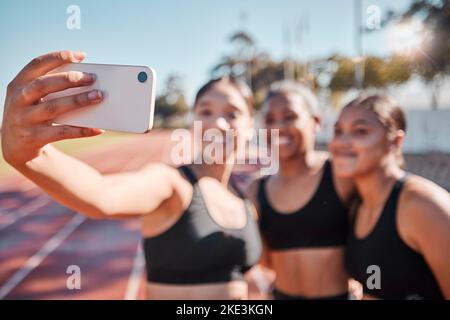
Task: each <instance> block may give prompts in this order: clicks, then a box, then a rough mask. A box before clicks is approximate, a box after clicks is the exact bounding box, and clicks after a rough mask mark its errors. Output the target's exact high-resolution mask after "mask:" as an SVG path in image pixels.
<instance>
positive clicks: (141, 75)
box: [138, 71, 147, 83]
mask: <svg viewBox="0 0 450 320" xmlns="http://www.w3.org/2000/svg"><path fill="white" fill-rule="evenodd" d="M138 80H139V82H141V83H144V82H145V81H147V73H146V72H144V71H141V72H139V74H138Z"/></svg>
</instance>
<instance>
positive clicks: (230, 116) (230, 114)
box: [226, 111, 239, 119]
mask: <svg viewBox="0 0 450 320" xmlns="http://www.w3.org/2000/svg"><path fill="white" fill-rule="evenodd" d="M238 116H239V112H238V111H230V112H227V113H226V117H227V118H228V119H236V118H237V117H238Z"/></svg>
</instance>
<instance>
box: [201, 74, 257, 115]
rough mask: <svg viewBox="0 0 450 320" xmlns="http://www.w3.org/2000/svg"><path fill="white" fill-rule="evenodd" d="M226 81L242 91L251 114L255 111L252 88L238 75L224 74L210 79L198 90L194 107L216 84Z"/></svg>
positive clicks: (241, 93)
mask: <svg viewBox="0 0 450 320" xmlns="http://www.w3.org/2000/svg"><path fill="white" fill-rule="evenodd" d="M220 82H224V83H228V84H231V85H232V86H234V87H235V88H236V90H237V91H238V92H239V93H240V95H241V96H242V97H243V98H244V100H245V102H246V103H247V107H248V110H249V111H250V113H251V114H253V112H254V108H253V102H254V101H253V93H252V90H251V89H250V88H249V86H248V85H247V84H246V83H245V82H244V81H242V80H239V79H238V78H236V77H233V76H224V77H220V78H216V79H212V80H209V81H208V82H207V83H206V84H204V85H203V86H202V87H201V88H200V90H198V92H197V94H196V95H195V101H194V107H195V105H196V104H197V102H198V100H199V99H200V98H201V97H202V96H203V95H204V94H205V93H206V92H207V91H208V90H210V89H211V88H212V87H214V86H215V85H216V84H218V83H220Z"/></svg>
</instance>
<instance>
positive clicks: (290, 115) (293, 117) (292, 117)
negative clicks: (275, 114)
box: [285, 113, 298, 121]
mask: <svg viewBox="0 0 450 320" xmlns="http://www.w3.org/2000/svg"><path fill="white" fill-rule="evenodd" d="M297 118H298V117H297V115H296V114H295V113H288V114H287V115H286V117H285V119H286V121H294V120H297Z"/></svg>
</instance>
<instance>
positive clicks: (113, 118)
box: [42, 63, 156, 133]
mask: <svg viewBox="0 0 450 320" xmlns="http://www.w3.org/2000/svg"><path fill="white" fill-rule="evenodd" d="M67 71H80V72H85V73H90V74H94V75H95V77H96V79H95V82H94V83H93V84H92V85H90V86H87V87H86V86H85V87H76V88H69V89H66V90H64V91H59V92H56V93H51V94H49V95H47V96H46V97H44V98H43V99H42V100H43V101H50V100H53V99H57V98H61V97H65V96H70V95H75V94H78V93H82V92H87V91H91V90H93V89H98V90H100V91H101V92H102V95H103V100H102V102H100V103H99V104H97V105H95V106H91V107H89V108H85V109H77V110H73V111H70V112H67V113H64V114H62V115H60V116H58V117H57V118H55V120H54V122H55V123H57V124H66V125H72V126H78V127H88V128H99V129H105V130H112V131H122V132H131V133H146V132H148V131H149V130H150V129H151V128H152V126H153V115H154V105H155V84H156V72H155V71H154V70H153V69H151V68H149V67H145V66H126V65H108V64H92V63H69V64H66V65H63V66H61V67H59V68H57V69H54V70H52V71H51V72H50V73H61V72H67Z"/></svg>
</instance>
